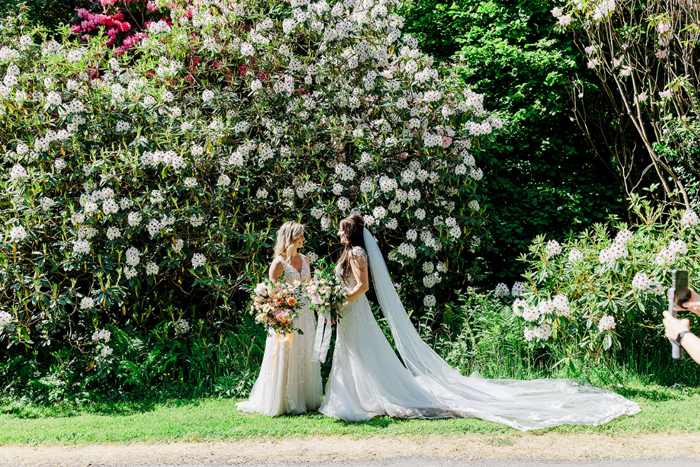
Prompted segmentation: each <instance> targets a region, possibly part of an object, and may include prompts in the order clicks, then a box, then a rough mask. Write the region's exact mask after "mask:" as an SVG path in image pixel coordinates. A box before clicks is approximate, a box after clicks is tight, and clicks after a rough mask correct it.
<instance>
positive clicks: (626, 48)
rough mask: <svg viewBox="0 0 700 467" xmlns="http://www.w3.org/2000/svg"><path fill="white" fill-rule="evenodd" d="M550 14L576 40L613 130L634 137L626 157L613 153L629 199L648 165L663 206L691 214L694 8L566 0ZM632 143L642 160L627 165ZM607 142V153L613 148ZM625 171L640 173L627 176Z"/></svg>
mask: <svg viewBox="0 0 700 467" xmlns="http://www.w3.org/2000/svg"><path fill="white" fill-rule="evenodd" d="M551 13H552V15H553V16H554V17H555V18H556V21H557V23H558V25H559V27H561V28H562V29H567V30H571V31H572V32H573V33H574V35H575V38H576V42H577V44H578V45H579V47H580V49H581V51H582V52H583V53H584V54H585V61H586V62H587V66H588V68H590V69H592V70H594V71H595V73H596V74H597V75H598V77H599V79H600V86H601V87H602V88H603V89H604V90H605V92H604V93H603V95H604V96H605V97H606V99H608V100H610V101H611V104H612V108H613V109H614V114H615V117H616V121H615V125H611V126H614V127H616V128H617V129H618V131H622V133H623V134H624V133H625V132H627V133H632V134H634V135H635V136H634V137H633V138H632V139H631V144H632V146H631V147H630V148H629V149H626V148H625V149H622V150H618V149H615V148H613V149H612V152H613V154H614V155H615V160H616V163H617V166H618V169H619V170H618V172H619V173H620V175H621V177H622V178H623V179H625V180H627V181H626V183H625V184H624V185H625V190H626V191H627V194H628V195H630V194H631V193H630V192H629V190H634V189H635V188H632V187H639V185H640V183H639V181H640V180H642V178H643V177H644V175H645V174H646V173H647V170H645V169H644V168H645V167H647V166H648V165H649V164H651V166H652V167H653V169H654V170H653V172H652V171H650V172H651V173H654V174H655V177H654V182H653V183H656V184H660V187H661V190H659V192H660V193H661V194H662V195H663V196H662V198H667V197H671V198H674V197H678V198H679V202H682V203H683V204H684V205H685V208H686V209H691V207H692V205H694V204H697V198H696V199H695V200H691V195H693V194H694V192H696V191H697V189H696V188H695V186H697V183H698V180H697V173H696V172H694V168H693V166H695V165H697V161H698V155H699V153H698V149H697V148H698V142H699V139H698V133H697V129H698V126H700V114H699V113H698V108H697V104H696V103H697V95H698V92H699V90H700V75H698V72H697V70H696V67H695V65H694V64H695V63H697V61H698V58H699V57H698V50H699V49H698V42H699V37H698V28H699V27H700V8H698V5H697V2H686V1H681V2H665V1H659V0H640V1H638V0H624V1H615V0H595V1H590V2H582V1H578V0H572V1H567V2H565V3H564V4H563V5H562V7H556V8H554V9H552V11H551ZM576 87H577V89H576V90H575V92H573V93H572V97H574V96H577V95H578V99H579V100H580V99H582V98H583V96H584V88H583V86H582V85H581V83H577V86H576ZM586 91H587V90H586ZM575 100H576V98H575ZM576 104H577V107H584V106H582V105H579V103H576ZM584 112H585V110H584ZM586 119H587V118H586V117H584V118H583V120H586ZM582 126H583V127H594V126H595V125H591V124H588V125H582ZM585 131H586V132H587V133H589V135H590V130H588V129H586V130H585ZM594 131H595V130H594ZM591 136H592V135H591ZM591 139H598V138H596V137H592V138H591ZM622 139H623V140H629V139H630V138H629V136H628V135H625V136H624V138H622ZM635 140H638V141H639V142H640V143H641V145H642V146H643V147H644V149H645V151H644V152H643V153H641V154H646V155H648V160H647V158H646V157H645V158H644V160H643V161H640V162H636V163H635V161H630V160H629V158H630V157H631V158H638V157H639V156H635V155H630V154H628V152H636V151H634V150H633V149H631V148H633V147H634V146H636V144H635ZM608 141H609V139H608V138H606V143H605V145H606V146H608V147H609V146H618V145H619V144H616V145H612V144H610V143H609V142H608ZM606 150H608V148H607V147H606ZM631 166H638V167H639V168H638V169H636V170H635V169H632V170H630V167H631ZM657 186H659V185H657ZM628 187H629V188H628ZM691 201H692V202H691Z"/></svg>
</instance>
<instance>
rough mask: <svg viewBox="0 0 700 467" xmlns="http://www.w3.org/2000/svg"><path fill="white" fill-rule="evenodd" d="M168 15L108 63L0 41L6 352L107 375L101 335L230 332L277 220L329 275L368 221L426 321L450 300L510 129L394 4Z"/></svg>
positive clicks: (99, 40)
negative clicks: (143, 330) (344, 223)
mask: <svg viewBox="0 0 700 467" xmlns="http://www.w3.org/2000/svg"><path fill="white" fill-rule="evenodd" d="M159 8H161V7H160V6H159ZM169 8H170V10H169V16H170V19H171V20H172V21H169V22H167V23H166V22H165V21H160V22H157V23H151V24H150V25H149V26H148V31H147V34H144V35H143V36H142V37H141V40H140V41H139V42H138V44H136V45H134V46H133V47H132V48H130V49H129V50H128V51H126V52H125V53H122V52H124V51H123V50H122V51H120V53H119V54H115V53H114V50H113V49H111V48H110V47H109V46H107V45H106V39H105V37H103V36H96V37H86V39H85V40H86V41H87V42H80V43H78V42H74V41H72V40H70V39H67V38H66V37H68V35H66V36H64V39H63V40H62V41H58V40H48V39H47V38H45V37H43V36H42V35H41V34H39V33H37V32H36V31H31V30H29V28H25V27H24V23H23V19H22V17H21V16H20V17H17V18H8V19H6V20H4V21H3V22H2V25H1V27H0V77H2V78H3V82H2V84H1V85H0V122H1V123H0V138H1V139H2V142H3V149H4V154H2V165H1V166H0V169H1V170H0V210H1V212H2V219H3V220H4V224H3V226H2V229H1V230H0V280H1V281H2V288H1V289H0V303H1V304H2V305H0V306H2V307H3V312H5V313H8V314H9V315H10V316H11V319H12V323H13V325H12V327H7V326H5V327H3V329H10V330H11V332H9V333H8V332H6V331H3V330H0V340H5V339H9V342H10V343H11V344H19V343H22V344H24V346H27V347H33V348H37V349H39V348H41V349H45V350H47V349H51V348H54V347H55V346H65V345H70V346H73V347H76V348H80V349H81V351H82V353H83V354H84V355H92V356H93V357H94V358H97V357H98V355H99V357H100V359H101V360H102V361H110V358H113V357H112V356H110V353H109V352H111V348H110V350H104V349H106V347H104V345H103V344H104V342H103V341H100V340H98V341H94V340H93V339H91V336H92V335H93V333H94V332H95V331H96V330H98V329H99V328H101V327H102V326H103V324H105V323H108V322H109V323H110V324H111V325H113V326H116V327H117V328H118V327H119V326H120V325H121V323H126V322H131V323H134V324H136V325H138V326H144V327H146V326H148V325H149V323H154V322H158V321H160V320H166V321H170V322H172V323H178V324H176V325H175V326H174V331H171V336H173V337H178V336H183V335H186V334H187V333H188V330H189V324H188V323H189V322H192V323H194V322H196V321H198V320H200V319H207V320H208V321H209V322H210V323H211V324H215V323H224V322H226V319H225V317H231V316H232V315H233V314H235V312H239V311H241V310H243V309H244V305H243V303H242V300H244V297H245V294H243V293H241V292H240V286H241V285H242V284H244V283H248V282H252V281H257V280H258V278H259V277H260V276H262V275H263V274H265V268H266V266H267V264H268V262H269V260H270V245H271V238H272V236H273V235H274V231H275V229H276V228H277V227H278V226H279V225H280V224H282V222H283V221H284V220H286V219H301V220H302V221H303V222H304V223H306V224H307V225H308V227H309V236H310V237H311V241H310V242H309V245H308V246H309V247H310V249H315V250H317V251H316V254H317V255H319V256H326V255H328V254H335V253H337V250H336V249H335V246H336V245H335V244H336V238H335V230H334V229H335V228H336V227H337V223H338V220H339V219H340V218H342V217H344V216H347V215H349V214H351V213H359V214H361V215H363V216H364V218H365V221H366V223H367V226H368V228H370V229H371V230H372V231H373V232H374V233H375V234H376V235H377V236H378V238H379V240H380V242H381V243H382V245H383V247H384V249H385V251H386V252H387V253H388V257H389V259H391V260H392V261H393V262H394V263H393V264H394V265H393V267H392V269H393V270H394V271H395V272H396V273H397V275H399V276H400V277H402V278H405V279H402V281H403V283H404V285H405V286H406V287H407V288H408V289H412V290H414V291H415V293H413V294H411V296H415V299H416V302H417V303H418V304H419V306H420V304H424V306H426V307H433V306H435V302H436V299H435V296H440V294H439V291H440V289H447V288H449V287H450V283H454V284H456V283H460V284H461V283H462V281H463V280H464V278H465V277H466V273H467V270H468V269H469V268H471V267H472V266H473V258H474V255H475V254H476V253H475V252H474V249H475V248H476V247H477V246H478V245H479V244H480V238H481V237H483V231H482V219H481V217H480V212H479V207H478V204H476V205H475V204H474V203H471V204H469V203H470V201H471V200H472V199H473V195H474V192H475V190H476V186H477V182H478V181H479V180H480V179H481V178H482V176H483V173H482V172H481V169H479V168H478V167H477V161H476V158H475V157H474V156H475V155H477V157H478V150H479V148H481V147H483V146H484V144H485V142H486V141H487V140H488V139H490V138H492V133H493V132H494V131H497V130H498V129H500V127H501V125H502V123H501V122H500V120H499V119H498V118H497V117H494V116H492V115H489V114H488V113H487V112H486V111H485V110H484V107H483V96H481V95H478V94H476V93H474V92H472V91H471V90H469V89H467V88H465V87H464V86H463V84H462V82H461V80H460V79H459V78H458V76H456V75H455V73H453V72H452V70H451V69H450V68H449V67H447V66H440V67H434V66H433V65H434V64H433V60H432V59H431V58H430V57H428V56H425V55H424V54H422V53H421V52H419V51H418V49H417V41H416V40H415V39H414V38H413V37H411V36H407V35H403V34H402V33H401V27H402V23H403V19H402V18H401V17H400V16H399V15H397V13H396V9H397V4H396V2H395V1H393V0H392V1H386V0H379V1H372V0H365V1H353V0H346V1H344V2H337V3H332V4H328V3H326V2H325V1H324V0H321V1H319V2H317V3H309V2H308V1H304V0H292V2H291V4H290V3H280V4H276V5H274V6H273V7H270V5H269V4H268V3H265V2H253V1H251V2H244V3H242V4H233V3H227V2H221V3H220V4H219V3H216V4H215V5H209V6H207V7H202V6H194V5H189V4H182V5H178V4H175V5H170V7H169ZM65 32H66V33H67V30H66V31H65ZM81 41H82V39H81ZM468 205H469V207H468ZM465 246H466V247H467V248H465ZM470 250H471V252H470ZM426 262H431V263H435V264H437V266H436V268H435V270H434V271H433V270H432V268H431V271H430V272H429V273H426V272H425V270H426V268H425V267H424V263H426ZM421 291H423V292H422V293H421ZM172 306H174V307H177V308H178V309H180V310H181V311H182V312H183V313H185V314H186V315H188V316H189V318H188V319H189V321H187V320H185V319H183V318H182V316H179V317H178V316H175V315H173V314H172V313H170V314H168V313H166V312H165V311H164V310H166V309H168V307H172ZM183 310H184V311H183ZM3 316H4V315H3ZM185 324H187V325H185ZM96 342H102V343H101V344H100V345H99V346H97V344H96Z"/></svg>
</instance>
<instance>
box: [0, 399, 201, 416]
mask: <svg viewBox="0 0 700 467" xmlns="http://www.w3.org/2000/svg"><path fill="white" fill-rule="evenodd" d="M202 401H203V399H201V398H163V397H155V398H145V399H140V400H108V401H90V402H71V401H66V402H61V403H54V404H35V403H31V402H22V401H11V402H9V403H8V404H7V405H4V406H2V405H0V415H9V416H11V417H14V418H23V419H36V418H66V417H76V416H79V415H85V414H90V415H110V416H129V415H136V414H140V413H147V412H153V411H154V410H156V409H159V408H163V407H184V406H194V407H196V406H198V405H200V404H201V402H202Z"/></svg>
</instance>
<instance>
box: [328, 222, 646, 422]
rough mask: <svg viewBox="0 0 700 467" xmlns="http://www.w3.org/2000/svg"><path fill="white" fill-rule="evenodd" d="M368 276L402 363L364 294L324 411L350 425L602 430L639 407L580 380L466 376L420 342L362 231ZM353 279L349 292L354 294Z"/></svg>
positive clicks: (343, 324) (348, 322)
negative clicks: (404, 422) (382, 421)
mask: <svg viewBox="0 0 700 467" xmlns="http://www.w3.org/2000/svg"><path fill="white" fill-rule="evenodd" d="M364 239H365V245H366V247H367V252H365V251H364V250H363V249H362V248H360V247H355V248H354V249H353V251H352V252H351V254H352V255H353V256H354V257H355V258H356V259H358V260H359V261H360V262H364V263H365V264H366V262H367V261H369V268H370V271H369V272H370V277H371V278H372V283H373V286H374V290H375V292H376V295H377V299H378V300H379V303H380V305H381V308H382V313H383V314H384V317H385V318H386V319H387V322H388V323H389V326H390V327H391V332H392V336H393V338H394V341H395V343H396V346H397V349H398V350H399V353H400V355H401V358H402V359H403V362H404V364H405V365H406V366H404V364H402V363H401V360H399V358H398V357H397V356H396V354H395V353H394V350H393V349H392V348H391V345H390V344H389V342H388V341H387V340H386V338H385V337H384V334H383V333H382V330H381V329H380V328H379V325H378V324H377V322H376V320H375V319H374V316H373V314H372V310H371V308H370V306H369V302H368V301H367V298H366V296H365V295H362V296H361V297H360V298H358V299H357V300H354V301H353V302H351V303H350V304H348V305H347V307H346V308H345V309H344V310H342V312H341V318H340V320H339V322H338V327H337V331H336V332H337V339H336V345H335V349H334V352H333V366H332V369H331V374H330V376H329V378H328V383H327V385H326V397H325V400H324V401H323V404H322V405H321V407H320V409H319V411H320V412H321V413H323V414H325V415H328V416H329V417H333V418H339V419H342V420H346V421H361V420H369V419H371V418H372V417H374V416H377V415H388V416H391V417H399V418H449V417H476V418H481V419H484V420H490V421H493V422H497V423H503V424H506V425H509V426H512V427H514V428H516V429H519V430H531V429H540V428H547V427H551V426H556V425H562V424H571V425H600V424H603V423H606V422H608V421H610V420H612V419H614V418H617V417H620V416H622V415H634V414H636V413H638V412H639V411H640V409H639V406H638V405H637V404H636V403H634V402H632V401H629V400H627V399H625V398H624V397H622V396H620V395H618V394H615V393H614V392H612V391H608V390H605V389H600V388H596V387H593V386H591V385H589V384H586V383H582V382H579V381H576V380H568V379H562V380H554V379H538V380H532V381H519V380H507V379H503V380H493V379H491V380H489V379H483V378H474V377H465V376H462V375H461V374H460V373H459V372H458V371H457V370H455V369H454V368H452V367H450V366H449V365H448V364H447V362H445V361H444V360H443V359H442V358H440V356H439V355H437V353H435V351H433V350H432V349H431V348H430V347H429V346H428V345H427V344H426V343H425V342H423V340H422V339H421V338H420V336H419V334H418V332H417V331H416V329H415V328H414V327H413V325H412V323H411V321H410V320H409V318H408V315H407V314H406V311H405V310H404V308H403V305H402V304H401V301H400V299H399V297H398V294H397V293H396V290H395V289H394V287H393V283H392V282H391V278H390V276H389V272H388V270H387V268H386V264H385V263H384V258H383V257H382V254H381V251H380V250H379V247H378V246H377V244H376V242H375V241H374V239H373V237H372V235H371V234H370V233H369V231H367V230H365V231H364ZM355 285H356V281H355V279H354V277H353V275H352V274H349V275H348V277H347V279H346V286H347V288H348V290H349V289H352V288H353V287H354V286H355Z"/></svg>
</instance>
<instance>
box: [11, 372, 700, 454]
mask: <svg viewBox="0 0 700 467" xmlns="http://www.w3.org/2000/svg"><path fill="white" fill-rule="evenodd" d="M616 389H617V392H619V393H620V394H622V395H624V396H626V397H628V398H630V399H632V400H634V401H636V402H637V403H639V404H640V406H641V407H642V412H641V413H640V414H638V415H636V416H634V417H628V418H624V419H619V420H614V421H612V422H610V423H608V424H606V425H603V426H599V427H588V426H573V427H572V426H562V427H558V428H554V429H551V430H548V431H555V432H559V433H569V432H575V433H604V434H610V435H613V434H639V433H659V432H663V433H682V432H693V431H700V390H698V388H685V389H683V388H666V387H661V386H643V385H637V386H628V387H626V388H616ZM235 403H236V401H234V400H230V399H196V400H169V401H165V402H158V403H148V402H141V403H113V404H95V405H86V406H82V407H81V408H79V409H76V408H71V407H67V406H60V405H59V406H53V407H40V406H31V405H22V404H20V403H17V402H5V403H3V404H2V405H1V406H0V427H2V429H0V445H7V444H73V443H130V442H139V441H146V442H168V441H213V440H227V439H244V438H255V439H258V440H259V439H264V438H279V437H290V436H317V435H347V436H351V437H355V438H360V437H367V436H375V435H384V436H387V435H390V436H391V435H416V436H425V435H453V434H461V433H485V434H492V433H493V434H495V433H511V434H514V433H517V431H516V430H513V429H511V428H508V427H505V426H502V425H498V424H495V423H491V422H484V421H481V420H475V419H455V420H396V419H391V418H386V417H382V418H376V419H374V420H371V421H369V422H365V423H345V422H342V421H338V420H333V419H329V418H327V417H325V416H323V415H321V414H318V413H314V414H309V415H302V416H285V417H277V418H269V417H264V416H261V415H252V414H243V413H241V412H239V411H238V410H236V408H235Z"/></svg>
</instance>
